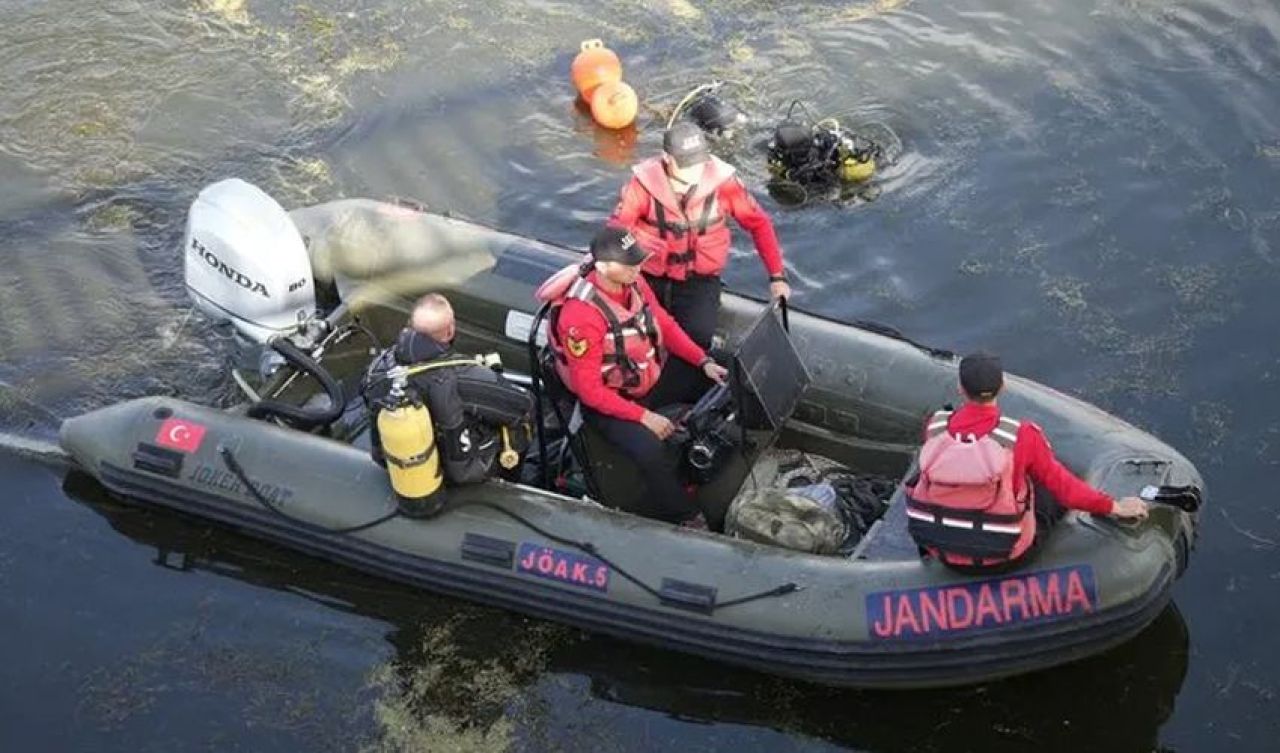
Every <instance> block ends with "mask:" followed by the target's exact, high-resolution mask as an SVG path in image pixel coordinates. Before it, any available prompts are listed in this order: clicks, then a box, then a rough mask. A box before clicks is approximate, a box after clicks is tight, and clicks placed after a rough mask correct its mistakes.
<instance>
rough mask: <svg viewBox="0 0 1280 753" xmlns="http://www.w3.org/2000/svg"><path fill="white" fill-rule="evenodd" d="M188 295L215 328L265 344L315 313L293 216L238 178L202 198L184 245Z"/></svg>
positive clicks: (194, 206) (193, 211)
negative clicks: (223, 324)
mask: <svg viewBox="0 0 1280 753" xmlns="http://www.w3.org/2000/svg"><path fill="white" fill-rule="evenodd" d="M183 248H184V262H183V263H184V269H185V275H186V282H187V291H188V292H189V293H190V294H191V298H192V300H193V301H194V302H195V304H196V306H197V307H198V308H199V309H200V310H201V311H203V312H205V313H206V314H207V315H209V316H210V317H212V318H213V319H215V320H217V321H229V322H231V324H232V326H234V327H235V329H236V331H237V332H238V333H239V334H240V335H242V336H243V337H245V338H246V339H248V340H250V341H252V342H255V343H262V342H265V341H266V340H267V338H269V337H271V336H272V335H276V334H283V333H285V332H288V331H291V330H293V329H294V328H295V327H297V325H298V323H299V322H301V321H303V320H305V319H307V318H309V317H311V316H312V315H313V314H314V313H315V311H316V293H315V282H314V280H313V278H312V273H311V259H310V257H309V256H308V255H307V249H306V246H305V244H304V243H303V241H302V236H301V235H300V234H299V233H298V229H297V227H295V226H294V224H293V220H291V219H289V215H288V213H286V212H285V211H284V208H283V207H281V206H280V204H279V203H277V202H276V200H275V199H273V198H271V197H270V196H268V195H267V194H266V193H264V192H263V191H262V190H261V189H259V188H257V187H256V186H253V185H250V184H249V183H246V182H244V181H243V180H240V179H238V178H228V179H226V180H222V181H219V182H217V183H214V184H213V185H211V186H208V187H206V188H205V189H204V190H203V191H201V192H200V195H198V196H197V197H196V199H195V201H193V202H192V203H191V211H190V213H189V214H188V215H187V233H186V236H185V238H184V239H183Z"/></svg>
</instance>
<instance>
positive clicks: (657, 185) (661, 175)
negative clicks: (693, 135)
mask: <svg viewBox="0 0 1280 753" xmlns="http://www.w3.org/2000/svg"><path fill="white" fill-rule="evenodd" d="M631 172H633V173H635V176H636V179H637V180H639V181H640V185H642V186H644V190H646V191H648V192H649V193H650V195H652V196H653V197H654V198H655V199H657V200H658V201H659V202H661V203H662V205H663V206H665V207H666V208H667V209H668V210H669V211H672V212H676V213H679V214H684V212H682V211H681V210H680V199H679V198H677V197H676V194H675V192H674V191H672V190H671V182H670V181H668V180H667V171H666V168H665V167H664V166H663V164H662V156H661V155H659V156H657V157H650V158H649V159H647V160H645V161H643V162H641V163H640V164H638V165H635V166H633V167H632V168H631ZM735 172H736V170H735V169H734V167H733V165H730V164H729V163H727V162H725V161H724V160H722V159H720V158H719V157H716V156H715V155H712V156H711V158H710V159H708V160H707V165H706V167H704V168H703V169H702V178H701V180H699V181H698V187H697V189H696V190H695V191H694V192H693V197H692V198H691V199H690V200H689V203H690V204H691V205H697V204H698V202H700V201H702V200H703V199H705V198H706V197H707V196H710V195H711V194H713V193H715V191H716V189H718V188H720V186H721V185H722V184H723V183H724V182H725V181H726V180H729V179H730V178H732V177H733V174H734V173H735Z"/></svg>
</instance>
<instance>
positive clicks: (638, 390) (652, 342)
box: [536, 264, 665, 399]
mask: <svg viewBox="0 0 1280 753" xmlns="http://www.w3.org/2000/svg"><path fill="white" fill-rule="evenodd" d="M595 281H596V272H595V271H594V270H593V271H591V272H589V273H588V274H587V275H585V276H584V275H582V267H581V266H580V265H577V264H574V265H571V266H569V267H565V268H564V269H562V270H560V271H559V272H557V273H556V274H554V275H552V276H551V278H550V279H548V280H547V281H546V282H544V283H542V286H541V287H539V288H538V292H537V293H536V295H537V297H538V299H539V300H541V301H550V302H551V303H552V305H553V307H554V308H553V309H552V311H551V314H550V315H549V317H548V334H549V336H548V338H547V342H548V344H549V345H550V346H551V352H552V353H554V354H555V363H556V373H557V374H558V375H559V376H560V380H561V381H562V382H564V385H565V386H566V387H568V388H569V390H570V391H573V392H577V390H576V389H574V385H573V381H572V377H571V375H570V371H569V357H568V354H567V353H566V352H565V344H564V343H562V342H560V337H559V334H558V333H557V332H556V329H557V327H556V323H557V319H558V318H559V317H558V315H559V308H560V306H562V305H563V304H564V302H565V301H567V300H569V299H571V298H577V299H578V300H580V301H586V302H587V303H590V304H591V305H593V306H595V307H596V309H598V310H599V311H600V314H601V315H602V316H603V317H604V321H605V324H606V325H607V326H608V332H607V333H606V334H605V338H604V343H602V346H601V347H602V356H603V362H602V363H601V365H600V372H601V373H600V376H601V378H602V379H603V380H604V383H605V385H606V386H607V387H609V388H610V389H615V390H617V391H618V392H620V393H622V394H623V395H625V396H627V397H630V398H635V399H638V398H641V397H644V396H645V395H647V394H648V393H649V390H651V389H653V385H655V384H657V383H658V377H659V376H661V374H662V362H663V359H664V357H665V353H664V351H663V349H662V331H661V330H660V329H659V327H658V320H657V319H656V318H654V316H653V312H652V311H650V310H649V305H648V303H646V302H645V297H644V293H643V292H641V290H640V285H641V284H643V283H635V284H632V285H630V286H629V295H628V297H627V302H628V305H626V306H624V305H622V304H620V303H618V302H617V301H615V300H614V299H613V298H612V297H610V296H607V295H605V294H603V293H601V292H600V290H599V289H597V288H596V285H595Z"/></svg>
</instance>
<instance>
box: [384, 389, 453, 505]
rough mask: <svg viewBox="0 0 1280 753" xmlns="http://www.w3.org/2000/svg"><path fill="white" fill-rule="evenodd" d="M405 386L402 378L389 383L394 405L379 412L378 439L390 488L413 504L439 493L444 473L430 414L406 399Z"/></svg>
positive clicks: (419, 403)
mask: <svg viewBox="0 0 1280 753" xmlns="http://www.w3.org/2000/svg"><path fill="white" fill-rule="evenodd" d="M404 383H405V377H404V376H398V377H396V378H395V379H394V381H393V382H392V386H391V392H390V398H391V400H392V403H393V405H392V407H388V408H384V409H383V410H381V411H379V412H378V436H379V438H380V440H381V443H382V453H383V455H384V456H386V459H387V473H388V474H389V475H390V477H391V488H392V489H394V490H395V492H396V494H397V495H398V496H399V497H400V498H401V500H402V501H404V502H408V503H415V502H422V501H425V500H426V499H427V498H428V497H430V496H432V495H434V494H435V493H436V492H438V491H439V490H440V487H441V486H443V485H444V471H443V469H442V468H441V466H440V451H439V449H438V448H437V446H436V440H435V428H434V427H433V426H432V424H431V412H430V411H429V410H427V407H426V406H425V405H423V404H422V403H421V402H419V401H414V400H410V399H409V397H408V396H407V395H406V394H405V391H404ZM424 512H425V511H424Z"/></svg>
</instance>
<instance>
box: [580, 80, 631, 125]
mask: <svg viewBox="0 0 1280 753" xmlns="http://www.w3.org/2000/svg"><path fill="white" fill-rule="evenodd" d="M639 109H640V100H639V99H637V98H636V90H635V89H632V88H631V87H630V86H628V85H627V84H626V83H625V82H623V81H614V82H613V83H609V84H601V85H600V86H599V87H597V88H596V90H595V91H594V92H592V93H591V117H592V118H595V121H596V122H597V123H599V124H600V125H602V126H604V127H605V128H614V129H617V128H626V127H627V126H629V125H631V124H632V123H633V122H635V119H636V112H637V111H638V110H639Z"/></svg>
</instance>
